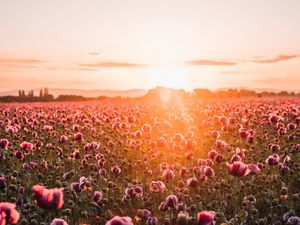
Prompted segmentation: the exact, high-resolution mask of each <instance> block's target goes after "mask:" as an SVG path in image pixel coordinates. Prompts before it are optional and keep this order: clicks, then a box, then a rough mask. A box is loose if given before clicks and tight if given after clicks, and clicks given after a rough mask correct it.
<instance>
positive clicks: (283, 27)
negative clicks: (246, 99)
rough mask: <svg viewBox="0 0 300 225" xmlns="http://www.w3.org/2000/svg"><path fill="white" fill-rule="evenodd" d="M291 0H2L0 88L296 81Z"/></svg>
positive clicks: (297, 29) (295, 15)
mask: <svg viewBox="0 0 300 225" xmlns="http://www.w3.org/2000/svg"><path fill="white" fill-rule="evenodd" d="M299 12H300V1H299V0H285V1H282V0H265V1H261V0H245V1H240V0H187V1H183V0H181V1H179V0H152V1H146V0H124V1H123V0H122V1H117V0H103V1H99V0H88V1H84V0H76V1H74V0H51V1H50V0H45V1H36V0H26V1H17V0H3V1H1V2H0V27H1V35H0V79H1V82H0V91H7V90H14V89H32V88H40V87H45V86H47V87H56V88H68V89H69V88H72V89H123V90H124V89H132V88H138V89H148V88H153V87H155V86H169V87H173V88H184V89H186V90H192V89H194V88H209V89H217V88H227V87H239V88H240V87H245V88H251V89H252V88H270V89H286V90H300V86H299V84H300V26H299V24H300V13H299Z"/></svg>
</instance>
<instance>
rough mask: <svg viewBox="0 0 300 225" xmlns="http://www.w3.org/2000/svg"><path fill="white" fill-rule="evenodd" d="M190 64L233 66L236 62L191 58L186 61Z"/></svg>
mask: <svg viewBox="0 0 300 225" xmlns="http://www.w3.org/2000/svg"><path fill="white" fill-rule="evenodd" d="M186 63H187V64H189V65H192V66H235V65H236V64H237V63H236V62H232V61H223V60H209V59H199V60H191V61H187V62H186Z"/></svg>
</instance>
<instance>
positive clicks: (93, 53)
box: [89, 52, 100, 55]
mask: <svg viewBox="0 0 300 225" xmlns="http://www.w3.org/2000/svg"><path fill="white" fill-rule="evenodd" d="M89 55H100V53H99V52H89Z"/></svg>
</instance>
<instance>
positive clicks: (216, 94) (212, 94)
mask: <svg viewBox="0 0 300 225" xmlns="http://www.w3.org/2000/svg"><path fill="white" fill-rule="evenodd" d="M162 91H168V92H169V93H171V95H172V96H177V97H181V98H183V99H209V98H245V97H300V93H295V92H288V91H280V92H272V91H263V92H256V91H253V90H245V89H240V90H238V89H227V90H219V91H211V90H209V89H200V88H198V89H194V90H193V91H192V92H186V91H184V90H183V89H172V88H165V87H157V88H154V89H150V90H149V91H148V92H147V94H146V95H144V96H141V97H137V99H141V100H143V99H145V100H150V99H159V98H160V97H161V92H162ZM18 93H19V95H18V96H1V97H0V102H52V101H57V102H61V101H88V100H104V99H134V98H129V97H126V98H124V97H121V96H117V97H107V96H99V97H85V96H82V95H59V96H58V97H56V98H55V97H54V96H53V95H52V94H50V93H49V89H48V88H43V89H40V91H39V95H37V96H35V95H34V91H33V90H30V91H27V93H26V92H25V90H19V92H18Z"/></svg>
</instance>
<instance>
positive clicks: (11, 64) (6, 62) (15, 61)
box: [0, 57, 45, 69]
mask: <svg viewBox="0 0 300 225" xmlns="http://www.w3.org/2000/svg"><path fill="white" fill-rule="evenodd" d="M44 62H45V61H43V60H40V59H34V58H12V57H0V68H6V69H23V68H25V69H27V68H34V67H36V66H39V65H40V64H42V63H44Z"/></svg>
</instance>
